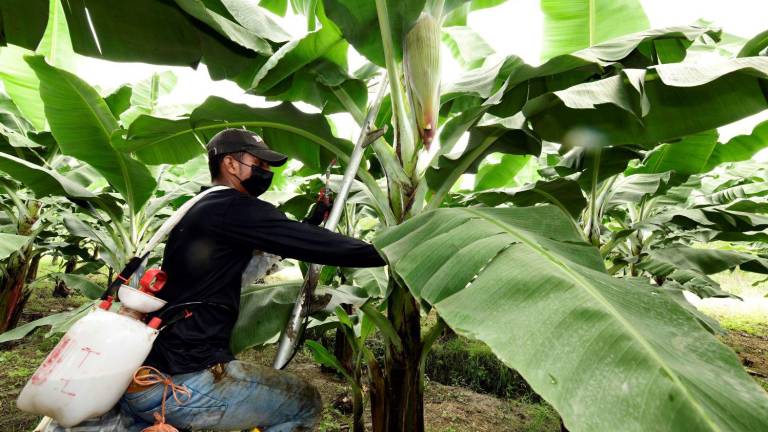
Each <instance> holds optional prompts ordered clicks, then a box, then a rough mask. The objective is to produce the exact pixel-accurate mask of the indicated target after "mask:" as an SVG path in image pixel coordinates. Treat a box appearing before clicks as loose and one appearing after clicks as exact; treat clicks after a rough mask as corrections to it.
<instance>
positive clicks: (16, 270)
mask: <svg viewBox="0 0 768 432" xmlns="http://www.w3.org/2000/svg"><path fill="white" fill-rule="evenodd" d="M23 252H24V251H22V253H18V254H14V256H12V257H11V258H10V261H9V262H8V267H7V270H8V274H7V275H6V276H5V277H3V279H2V291H0V317H2V322H0V333H3V332H5V331H8V330H11V329H13V328H14V327H16V324H18V322H19V318H21V312H22V310H23V309H24V305H26V303H27V299H29V295H30V292H29V290H25V289H24V287H25V286H26V280H25V279H26V275H27V269H28V268H29V261H28V260H27V259H26V256H25V254H24V253H23Z"/></svg>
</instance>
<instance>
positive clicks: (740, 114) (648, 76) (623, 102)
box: [523, 57, 768, 146]
mask: <svg viewBox="0 0 768 432" xmlns="http://www.w3.org/2000/svg"><path fill="white" fill-rule="evenodd" d="M766 82H768V57H766V58H763V57H748V58H736V59H727V60H726V59H724V60H721V61H718V62H716V63H707V64H700V63H677V64H663V65H658V66H655V67H654V68H652V69H647V70H645V69H625V70H624V71H622V72H621V74H619V75H616V76H612V77H610V78H605V79H601V80H598V81H594V82H589V83H584V84H579V85H576V86H573V87H570V88H568V89H566V90H562V91H555V92H551V93H547V94H545V95H542V96H539V97H537V98H535V99H533V100H530V101H528V102H527V103H526V104H525V107H524V109H523V112H524V113H525V115H526V117H527V118H528V119H529V120H530V121H531V123H532V127H533V130H534V131H535V132H536V133H538V134H539V135H540V136H541V137H542V139H545V140H548V141H554V142H563V141H564V140H565V139H566V135H567V134H568V133H569V132H570V131H572V130H574V129H579V128H582V129H583V128H587V129H591V130H594V131H596V132H598V133H600V134H602V135H603V136H604V138H605V140H606V141H607V142H608V143H610V144H612V145H629V144H634V145H646V146H655V145H657V143H659V142H664V141H670V140H673V139H676V138H681V137H683V136H685V135H689V134H692V133H697V132H701V131H705V130H710V129H713V128H716V127H718V126H722V125H725V124H728V123H732V122H734V121H736V120H739V119H741V118H744V117H747V116H750V115H752V114H755V113H758V112H760V111H762V110H764V109H766V108H768V100H766V90H765V88H766V87H765V86H766ZM672 101H674V103H672Z"/></svg>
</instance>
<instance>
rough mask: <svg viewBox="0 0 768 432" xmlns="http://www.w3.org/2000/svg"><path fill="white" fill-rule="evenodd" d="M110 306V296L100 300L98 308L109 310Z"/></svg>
mask: <svg viewBox="0 0 768 432" xmlns="http://www.w3.org/2000/svg"><path fill="white" fill-rule="evenodd" d="M111 307H112V296H109V297H107V299H106V300H102V301H101V303H99V309H104V310H109V308H111Z"/></svg>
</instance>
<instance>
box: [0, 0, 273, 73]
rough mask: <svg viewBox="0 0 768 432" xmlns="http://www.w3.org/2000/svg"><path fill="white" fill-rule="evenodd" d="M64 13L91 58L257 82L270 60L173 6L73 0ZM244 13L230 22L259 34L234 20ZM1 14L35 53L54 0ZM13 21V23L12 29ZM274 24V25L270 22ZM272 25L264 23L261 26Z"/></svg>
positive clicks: (35, 0) (29, 2) (10, 6)
mask: <svg viewBox="0 0 768 432" xmlns="http://www.w3.org/2000/svg"><path fill="white" fill-rule="evenodd" d="M205 3H206V5H208V4H214V3H219V4H221V2H205ZM238 3H241V2H237V1H235V0H232V1H228V2H227V4H228V9H229V8H231V9H232V11H235V9H236V8H237V7H238ZM249 7H250V8H252V9H251V12H252V13H251V14H250V15H255V14H256V13H257V12H258V10H257V8H258V6H257V5H256V4H255V3H251V4H250V6H249ZM214 9H215V5H214V6H212V7H206V8H205V11H199V10H198V11H199V12H200V13H201V14H206V13H215V12H212V11H213V10H214ZM64 12H65V14H66V18H67V25H68V27H69V31H70V37H71V41H72V47H73V48H74V50H75V51H76V52H77V53H79V54H83V55H86V56H89V57H98V58H104V59H107V60H114V61H140V62H145V63H153V64H167V65H179V66H196V65H197V64H198V63H199V62H201V61H203V62H205V63H206V65H207V66H208V72H209V74H210V75H211V77H212V78H214V79H223V78H230V79H237V80H241V79H242V80H247V79H248V78H252V76H253V75H252V74H253V73H254V71H253V70H252V68H253V67H254V62H258V61H259V60H261V61H263V59H264V57H261V56H260V55H259V54H257V53H255V52H253V51H251V50H250V49H247V48H243V47H242V46H241V45H239V44H237V43H235V42H233V41H232V40H230V39H228V38H227V37H225V36H221V35H219V34H217V33H216V31H217V30H216V29H213V28H211V27H210V26H209V25H208V24H205V23H203V22H202V21H198V20H196V19H195V18H193V17H191V16H190V15H188V14H187V13H186V12H185V11H184V10H182V9H181V8H180V7H179V6H178V5H176V4H174V3H173V2H167V1H157V0H133V1H129V2H128V1H109V2H105V1H101V0H69V1H67V2H66V4H65V7H64ZM244 13H245V12H243V11H242V10H240V11H235V12H232V13H231V14H228V15H229V16H227V17H226V20H225V21H227V22H225V23H224V24H230V25H231V26H233V27H237V26H242V27H245V28H246V29H247V30H244V31H250V32H253V33H259V32H257V31H253V23H247V24H246V23H243V22H245V21H246V20H243V22H240V21H239V20H236V19H235V18H233V15H238V16H241V15H243V14H244ZM0 14H1V15H2V16H3V17H4V19H3V21H4V24H5V25H6V31H8V35H7V36H8V38H7V39H8V42H9V43H13V44H16V45H19V46H22V47H24V48H27V49H35V48H36V47H37V45H38V43H39V41H40V40H41V38H42V36H43V33H44V29H45V20H46V17H47V15H48V1H47V0H23V1H19V0H11V1H3V2H2V3H0ZM10 20H13V21H10ZM9 23H12V24H11V25H10V26H9ZM41 23H42V25H41ZM269 24H270V25H272V24H274V23H272V22H271V21H270V22H269ZM266 25H267V22H266V21H264V22H263V23H262V25H261V28H262V29H263V28H265V27H266ZM9 27H10V28H9ZM272 30H274V31H273V32H272V34H274V35H275V36H276V37H277V38H278V39H280V40H285V38H284V36H283V37H282V38H281V37H280V36H277V34H279V33H277V32H278V30H277V29H275V28H273V29H272ZM126 35H131V36H130V37H126ZM263 35H264V34H262V36H263ZM244 77H246V78H244Z"/></svg>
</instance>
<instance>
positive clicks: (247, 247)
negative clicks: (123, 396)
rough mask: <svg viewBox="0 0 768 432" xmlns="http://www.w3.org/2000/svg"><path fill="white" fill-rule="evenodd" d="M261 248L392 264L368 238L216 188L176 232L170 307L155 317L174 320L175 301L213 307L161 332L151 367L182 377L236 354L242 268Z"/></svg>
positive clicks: (305, 257)
mask: <svg viewBox="0 0 768 432" xmlns="http://www.w3.org/2000/svg"><path fill="white" fill-rule="evenodd" d="M254 250H260V251H263V252H267V253H271V254H275V255H279V256H281V257H283V258H295V259H298V260H301V261H306V262H312V263H317V264H326V265H334V266H341V267H377V266H382V265H384V260H382V258H381V256H379V254H378V252H377V251H376V249H374V247H373V246H371V245H370V244H368V243H365V242H362V241H360V240H356V239H354V238H351V237H346V236H343V235H340V234H336V233H333V232H331V231H328V230H326V229H323V228H320V227H316V226H313V225H310V224H308V223H301V222H296V221H292V220H289V219H288V218H286V217H285V215H284V214H283V213H282V212H281V211H279V210H278V209H277V208H275V207H274V206H273V205H272V204H269V203H267V202H265V201H262V200H260V199H258V198H253V197H251V196H248V195H245V194H243V193H240V192H238V191H236V190H234V189H226V190H221V191H216V192H211V193H210V194H209V195H207V196H206V197H204V198H203V199H201V200H200V201H199V202H198V203H196V204H195V205H194V206H193V207H192V208H191V209H190V210H189V212H188V213H187V214H186V215H185V216H184V217H183V218H182V220H181V221H180V222H179V224H178V225H176V227H175V228H174V229H173V230H172V231H171V233H170V236H169V237H168V242H167V243H166V247H165V253H164V256H163V265H162V269H163V271H165V273H166V274H167V275H168V279H167V282H166V284H165V286H164V287H163V289H162V290H161V291H160V292H159V293H158V295H157V296H158V297H160V298H162V299H163V300H166V301H167V302H168V304H167V305H166V306H165V308H163V309H162V310H161V311H159V312H158V313H156V314H155V315H160V316H163V317H164V318H165V319H168V318H169V317H168V315H170V316H173V315H175V314H176V313H175V312H174V313H170V312H171V311H170V310H169V308H173V306H174V305H179V304H181V303H187V302H204V303H205V304H203V305H198V306H195V307H194V308H190V310H191V311H192V315H191V316H189V317H188V318H184V319H180V320H178V321H176V322H175V323H173V324H171V325H169V326H168V327H166V328H165V329H163V330H162V331H161V332H160V335H159V336H158V338H157V340H156V341H155V343H154V346H153V347H152V351H151V352H150V354H149V357H148V358H147V360H146V364H148V365H150V366H154V367H156V368H158V369H159V370H161V371H163V372H165V373H169V374H179V373H187V372H194V371H197V370H201V369H205V368H207V367H209V366H211V365H214V364H216V363H223V362H228V361H230V360H233V359H234V358H235V357H234V356H233V355H232V352H231V351H230V349H229V341H230V336H231V334H232V329H233V327H234V325H235V322H236V321H237V315H238V311H239V306H240V285H241V277H242V273H243V271H244V270H245V268H246V266H247V265H248V262H249V261H250V260H251V258H252V257H253V251H254ZM177 309H178V308H177ZM166 310H168V313H166V314H162V313H163V312H164V311H166Z"/></svg>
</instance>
